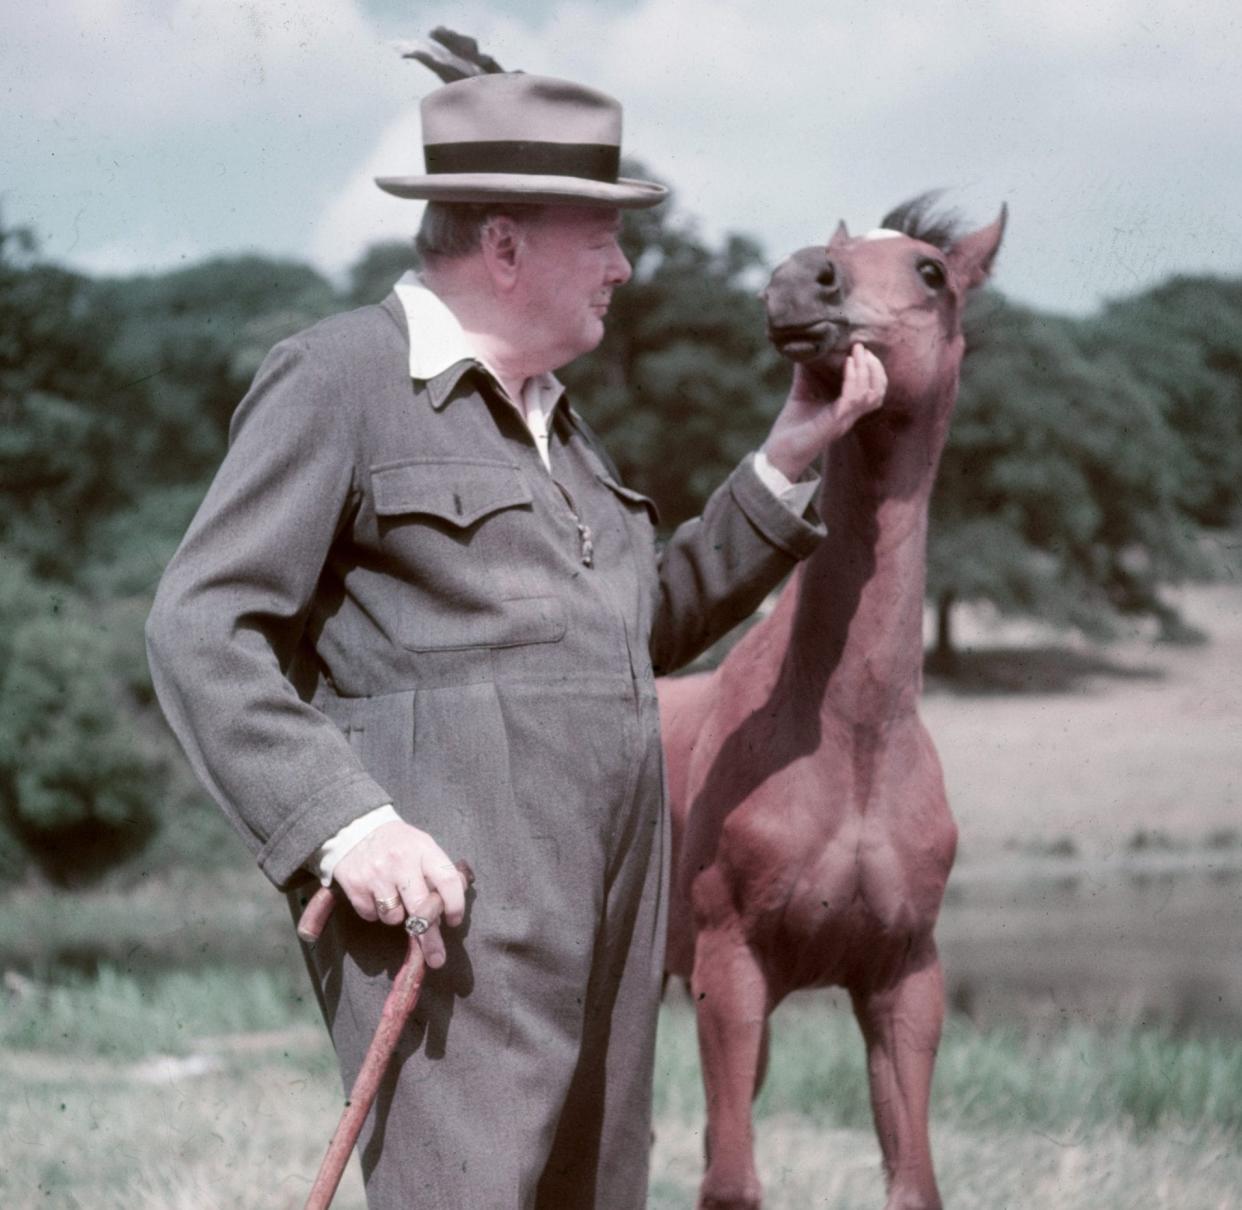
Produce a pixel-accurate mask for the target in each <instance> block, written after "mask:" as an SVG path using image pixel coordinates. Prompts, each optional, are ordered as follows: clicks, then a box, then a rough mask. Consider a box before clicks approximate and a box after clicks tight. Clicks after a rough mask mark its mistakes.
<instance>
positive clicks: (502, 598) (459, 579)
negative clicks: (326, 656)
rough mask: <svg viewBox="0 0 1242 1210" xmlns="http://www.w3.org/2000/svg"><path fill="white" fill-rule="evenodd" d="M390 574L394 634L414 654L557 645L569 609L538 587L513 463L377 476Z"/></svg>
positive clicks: (409, 465) (528, 521)
mask: <svg viewBox="0 0 1242 1210" xmlns="http://www.w3.org/2000/svg"><path fill="white" fill-rule="evenodd" d="M371 494H372V500H373V504H374V509H375V516H376V525H377V528H378V537H379V546H380V552H381V556H382V559H383V561H384V563H385V570H386V571H387V572H388V573H389V574H390V575H392V576H393V577H394V578H396V579H397V580H399V581H400V585H399V589H398V591H399V598H398V600H397V602H396V607H397V634H398V636H399V639H400V641H401V643H402V644H403V645H404V646H406V647H409V648H411V649H413V650H416V651H434V650H448V649H457V648H460V649H465V648H472V647H512V646H517V645H519V644H523V643H549V642H555V641H556V640H557V639H559V638H561V636H562V635H564V633H565V611H564V606H563V604H562V603H561V601H560V600H558V599H557V598H556V597H554V596H551V595H548V594H547V593H546V586H544V585H541V584H539V583H538V582H537V580H533V579H532V577H531V575H530V566H531V565H532V563H533V552H534V550H535V548H536V547H537V545H538V542H539V540H540V538H539V534H538V532H537V527H536V521H535V518H534V515H533V509H532V498H531V492H530V488H529V487H528V486H527V484H526V482H525V480H524V479H523V478H522V475H521V472H520V471H519V470H518V468H517V467H516V466H515V465H513V464H512V463H508V462H497V461H494V460H488V459H471V458H454V459H445V458H437V459H434V460H433V459H426V460H422V459H408V460H405V461H402V462H394V463H384V464H379V465H376V466H373V467H372V468H371Z"/></svg>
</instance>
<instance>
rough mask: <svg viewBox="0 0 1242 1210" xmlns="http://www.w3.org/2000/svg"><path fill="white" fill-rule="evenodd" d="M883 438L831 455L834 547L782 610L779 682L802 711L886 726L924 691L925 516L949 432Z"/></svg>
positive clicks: (848, 443)
mask: <svg viewBox="0 0 1242 1210" xmlns="http://www.w3.org/2000/svg"><path fill="white" fill-rule="evenodd" d="M876 432H877V430H876V429H875V428H872V429H870V431H869V432H868V433H867V434H863V433H860V432H858V430H855V431H854V432H852V433H850V434H849V435H848V436H846V437H845V438H843V439H842V440H840V441H838V442H837V443H836V444H835V445H834V446H833V447H832V449H831V450H830V452H829V454H828V457H827V464H826V466H825V468H824V482H823V486H822V488H821V490H820V513H821V516H822V517H823V519H824V521H825V522H826V524H827V526H828V537H827V538H826V539H825V540H824V542H823V543H822V545H821V546H820V548H819V549H818V550H817V551H816V552H815V553H814V554H813V555H812V556H811V557H810V558H809V559H808V560H807V561H806V562H805V563H804V564H803V565H802V567H801V568H800V569H799V573H798V579H797V581H796V583H795V585H794V586H793V587H792V588H791V591H790V592H789V593H788V594H787V598H786V600H785V601H784V602H783V604H784V605H785V608H786V610H787V611H788V612H787V616H786V618H785V619H783V620H784V622H785V623H786V625H787V626H788V630H789V642H788V646H787V649H786V653H785V662H784V669H783V671H784V674H785V675H786V676H788V677H791V678H792V679H793V682H794V684H795V685H796V686H797V696H798V697H799V698H800V699H801V702H802V704H803V706H804V707H807V706H812V705H813V704H814V706H818V707H819V709H820V710H822V711H824V712H828V713H830V714H832V715H834V716H835V717H837V718H838V719H844V720H845V721H847V722H849V723H853V724H862V725H873V726H880V725H883V724H884V723H886V722H888V721H890V720H891V719H893V718H895V717H897V716H898V715H901V714H905V713H907V712H909V711H912V710H913V709H914V708H915V706H916V704H917V701H918V695H919V691H920V689H921V687H922V668H923V593H924V585H925V582H926V578H927V512H928V505H929V503H930V497H931V489H932V485H933V483H934V480H935V472H936V462H937V460H938V455H939V450H940V445H941V443H942V441H943V432H941V433H939V434H932V435H930V438H929V434H926V433H919V432H916V431H914V430H913V429H910V430H907V431H905V432H899V433H891V432H890V433H884V432H882V431H881V432H880V436H879V439H876ZM929 451H930V456H929ZM779 624H780V623H779V622H778V625H779ZM808 699H809V700H808Z"/></svg>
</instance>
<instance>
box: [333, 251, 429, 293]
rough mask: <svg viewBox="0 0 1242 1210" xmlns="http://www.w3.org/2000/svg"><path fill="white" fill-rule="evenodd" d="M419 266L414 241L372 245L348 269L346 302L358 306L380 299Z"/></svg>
mask: <svg viewBox="0 0 1242 1210" xmlns="http://www.w3.org/2000/svg"><path fill="white" fill-rule="evenodd" d="M416 268H418V257H417V255H416V254H415V252H414V241H413V240H396V239H394V240H384V241H382V242H381V243H378V244H372V245H371V246H370V247H369V248H367V249H366V251H365V252H363V254H362V255H361V256H360V257H359V258H358V260H357V261H355V262H354V264H353V266H352V267H351V268H350V270H349V288H348V291H347V293H346V296H345V298H346V301H347V302H349V303H350V304H351V305H352V306H355V307H364V306H366V305H367V304H368V303H377V302H379V301H380V300H381V299H382V298H383V297H384V296H385V295H386V294H387V293H388V291H389V290H391V289H392V287H393V284H394V283H395V282H396V281H397V280H398V279H399V278H400V277H401V275H402V274H403V273H405V272H406V271H407V270H409V269H416Z"/></svg>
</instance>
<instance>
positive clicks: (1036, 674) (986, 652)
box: [923, 646, 1165, 695]
mask: <svg viewBox="0 0 1242 1210" xmlns="http://www.w3.org/2000/svg"><path fill="white" fill-rule="evenodd" d="M923 669H924V673H925V675H926V686H927V689H928V690H930V691H933V692H941V693H956V694H962V695H968V694H969V695H989V694H1009V693H1032V694H1037V693H1067V692H1069V691H1071V690H1074V689H1079V688H1082V687H1083V685H1084V684H1085V682H1087V681H1090V680H1095V679H1101V678H1104V679H1110V680H1118V681H1159V680H1163V679H1164V677H1165V673H1164V671H1163V669H1161V668H1159V667H1157V666H1155V665H1150V664H1147V665H1134V664H1123V663H1120V662H1119V661H1117V660H1114V659H1110V658H1109V657H1108V656H1107V655H1105V654H1103V653H1102V652H1096V651H1081V650H1076V649H1074V648H1071V647H1055V646H1047V647H987V648H982V649H980V650H977V651H961V652H958V653H956V654H955V655H954V657H953V659H952V662H951V664H950V665H948V666H947V667H946V664H945V662H944V661H943V660H941V659H939V658H937V657H936V656H935V654H934V653H929V654H928V656H927V659H926V660H925V661H924V665H923Z"/></svg>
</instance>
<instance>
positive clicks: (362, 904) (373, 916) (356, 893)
mask: <svg viewBox="0 0 1242 1210" xmlns="http://www.w3.org/2000/svg"><path fill="white" fill-rule="evenodd" d="M337 885H338V886H340V887H341V889H342V890H343V891H344V892H345V898H346V899H348V900H349V905H350V907H352V908H353V909H354V911H355V912H357V913H358V915H359V916H361V917H362V919H363V920H369V921H371V922H372V923H374V922H375V921H376V920H378V919H379V912H377V911H376V910H375V896H374V895H372V894H371V892H370V891H369V890H367V889H366V888H365V887H361V888H358V887H352V886H342V885H341V883H340V880H339V879H338V881H337Z"/></svg>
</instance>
